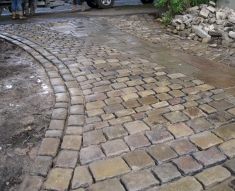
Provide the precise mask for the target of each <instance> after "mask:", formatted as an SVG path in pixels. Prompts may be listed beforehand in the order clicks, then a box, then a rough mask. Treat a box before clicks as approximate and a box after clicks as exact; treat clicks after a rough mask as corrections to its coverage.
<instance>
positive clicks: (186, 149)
mask: <svg viewBox="0 0 235 191" xmlns="http://www.w3.org/2000/svg"><path fill="white" fill-rule="evenodd" d="M171 147H172V148H173V149H174V150H175V151H176V152H177V153H178V154H179V155H185V154H189V153H192V152H195V151H197V147H195V146H194V145H193V144H192V143H191V142H190V141H188V140H187V139H178V140H176V141H173V142H171Z"/></svg>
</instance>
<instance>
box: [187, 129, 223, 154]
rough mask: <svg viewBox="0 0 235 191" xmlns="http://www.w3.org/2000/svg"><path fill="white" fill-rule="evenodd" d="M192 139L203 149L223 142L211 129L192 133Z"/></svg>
mask: <svg viewBox="0 0 235 191" xmlns="http://www.w3.org/2000/svg"><path fill="white" fill-rule="evenodd" d="M190 140H191V141H192V142H193V143H194V144H196V145H197V146H198V147H200V148H201V149H203V150H204V149H208V148H210V147H212V146H215V145H218V144H220V143H222V142H223V141H222V140H221V139H219V138H218V137H217V136H215V135H214V134H212V133H211V132H209V131H204V132H202V133H198V134H195V135H192V136H191V137H190Z"/></svg>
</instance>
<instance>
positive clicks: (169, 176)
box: [152, 163, 181, 183]
mask: <svg viewBox="0 0 235 191" xmlns="http://www.w3.org/2000/svg"><path fill="white" fill-rule="evenodd" d="M152 171H153V173H154V175H155V176H157V177H158V179H159V180H160V181H161V183H166V182H170V181H172V180H175V179H178V178H180V177H181V174H180V172H179V171H178V170H177V168H176V167H175V166H174V165H173V164H171V163H164V164H162V165H159V166H156V167H154V168H153V169H152Z"/></svg>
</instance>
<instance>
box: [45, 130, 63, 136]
mask: <svg viewBox="0 0 235 191" xmlns="http://www.w3.org/2000/svg"><path fill="white" fill-rule="evenodd" d="M62 134H63V132H62V131H61V130H48V131H46V134H45V137H46V138H61V137H62Z"/></svg>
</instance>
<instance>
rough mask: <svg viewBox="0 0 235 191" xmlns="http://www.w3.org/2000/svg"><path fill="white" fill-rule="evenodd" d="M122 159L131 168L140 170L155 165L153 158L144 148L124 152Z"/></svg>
mask: <svg viewBox="0 0 235 191" xmlns="http://www.w3.org/2000/svg"><path fill="white" fill-rule="evenodd" d="M123 159H124V160H125V161H126V163H127V164H128V165H129V166H130V167H131V169H132V170H141V169H143V168H148V167H150V166H154V165H155V162H154V160H153V159H152V158H151V157H150V156H149V155H148V154H147V153H146V152H145V151H144V150H135V151H132V152H130V153H128V154H125V155H124V156H123Z"/></svg>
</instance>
